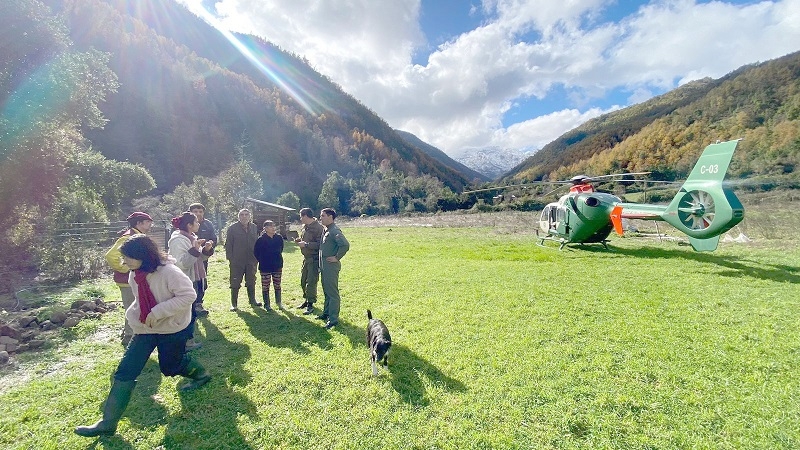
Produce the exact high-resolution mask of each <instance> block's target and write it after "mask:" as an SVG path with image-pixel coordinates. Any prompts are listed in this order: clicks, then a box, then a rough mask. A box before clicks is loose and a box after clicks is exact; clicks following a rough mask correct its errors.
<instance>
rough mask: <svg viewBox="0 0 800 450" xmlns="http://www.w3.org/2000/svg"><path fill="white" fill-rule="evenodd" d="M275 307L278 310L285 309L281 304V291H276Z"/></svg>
mask: <svg viewBox="0 0 800 450" xmlns="http://www.w3.org/2000/svg"><path fill="white" fill-rule="evenodd" d="M275 307H277V308H278V309H283V304H282V303H281V291H275Z"/></svg>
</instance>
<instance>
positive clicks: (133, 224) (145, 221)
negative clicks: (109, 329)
mask: <svg viewBox="0 0 800 450" xmlns="http://www.w3.org/2000/svg"><path fill="white" fill-rule="evenodd" d="M127 221H128V228H127V229H125V230H122V231H120V233H119V234H120V237H119V239H117V242H115V243H114V245H113V246H112V247H111V249H110V250H108V251H107V252H106V262H108V265H109V266H111V268H112V269H114V282H115V283H117V286H119V291H120V294H122V306H123V307H124V308H125V311H127V310H128V307H129V306H131V304H132V303H133V291H132V290H131V286H130V285H129V284H128V272H130V271H131V269H129V268H128V266H126V265H125V264H123V263H122V253H121V252H120V251H119V248H120V247H122V244H124V243H126V242H128V239H130V238H131V236H133V235H136V234H147V232H148V231H150V228H151V227H152V226H153V218H152V217H150V215H149V214H147V213H143V212H140V211H137V212H135V213H133V214H131V215H130V216H128V219H127ZM123 315H124V312H123ZM132 337H133V330H132V329H131V327H130V325H128V319H127V318H126V319H125V328H123V330H122V346H123V347H127V346H128V342H130V340H131V338H132Z"/></svg>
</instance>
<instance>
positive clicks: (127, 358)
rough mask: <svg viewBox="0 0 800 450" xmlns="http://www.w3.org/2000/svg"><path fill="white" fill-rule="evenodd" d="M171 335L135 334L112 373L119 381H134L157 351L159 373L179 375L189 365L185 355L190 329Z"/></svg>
mask: <svg viewBox="0 0 800 450" xmlns="http://www.w3.org/2000/svg"><path fill="white" fill-rule="evenodd" d="M191 327H192V325H189V326H188V327H186V328H184V329H183V330H181V331H179V332H177V333H172V334H136V335H134V336H133V339H131V342H130V344H128V348H127V349H125V354H124V355H122V360H121V361H120V362H119V366H117V371H116V372H114V378H115V379H117V380H119V381H134V380H136V377H138V376H139V374H141V373H142V370H143V369H144V365H145V364H147V360H148V359H150V354H151V353H153V350H155V349H158V366H159V368H160V369H161V373H163V374H164V375H166V376H168V377H174V376H175V375H180V374H182V373H183V371H184V370H185V369H186V366H187V364H189V356H188V355H187V354H186V341H187V340H189V335H190V328H191Z"/></svg>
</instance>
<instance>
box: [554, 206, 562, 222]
mask: <svg viewBox="0 0 800 450" xmlns="http://www.w3.org/2000/svg"><path fill="white" fill-rule="evenodd" d="M554 209H555V211H553V212H554V213H555V216H556V218H555V221H556V222H562V221H563V220H564V209H562V208H554Z"/></svg>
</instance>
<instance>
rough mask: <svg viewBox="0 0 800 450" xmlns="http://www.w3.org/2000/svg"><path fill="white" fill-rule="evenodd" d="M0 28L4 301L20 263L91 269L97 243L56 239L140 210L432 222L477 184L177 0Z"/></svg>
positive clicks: (258, 43)
mask: <svg viewBox="0 0 800 450" xmlns="http://www.w3.org/2000/svg"><path fill="white" fill-rule="evenodd" d="M0 24H1V25H2V26H1V27H0V29H2V46H0V106H1V107H2V109H0V230H2V231H0V234H1V236H0V237H2V238H1V239H0V253H3V254H4V255H5V256H6V260H7V261H9V264H8V266H7V268H6V269H4V270H0V290H2V288H3V286H4V285H7V284H8V283H6V282H5V281H4V278H6V277H8V276H9V274H14V273H17V272H18V270H17V269H19V271H21V270H25V268H26V267H28V268H32V267H36V268H43V267H49V268H51V269H52V268H56V269H57V270H60V272H61V275H64V274H65V273H66V272H69V273H68V275H69V276H75V277H81V276H90V275H91V274H93V273H96V272H97V271H98V270H99V269H101V268H102V267H103V264H102V263H101V262H100V261H101V259H100V258H97V256H98V255H97V254H96V253H97V252H98V247H97V245H96V243H95V242H93V241H92V242H88V243H87V244H88V245H87V246H85V247H80V248H78V247H76V246H75V245H74V242H70V240H69V239H62V238H60V236H62V235H61V234H60V231H59V230H61V229H63V228H64V227H68V226H70V224H74V223H107V222H109V221H116V220H120V219H122V218H124V217H125V216H127V215H128V213H130V211H131V209H132V208H144V209H146V210H147V211H149V212H151V213H157V214H156V215H157V216H159V217H162V218H164V217H170V216H169V215H170V214H176V213H178V212H179V211H182V210H184V209H185V208H186V207H187V205H188V204H189V203H190V202H192V201H198V200H199V201H202V202H204V203H205V204H206V206H207V207H208V209H209V211H207V212H208V213H209V214H210V215H212V214H216V213H218V212H222V213H224V215H225V216H227V217H235V211H236V210H237V209H238V208H240V207H241V206H242V199H243V198H244V197H247V196H254V197H258V198H262V199H265V200H268V201H276V199H280V200H282V201H286V202H287V204H290V205H291V206H295V207H299V206H301V205H302V206H311V207H313V208H319V207H320V205H323V206H333V207H335V208H337V209H338V210H339V212H340V213H342V214H351V215H358V214H364V213H366V214H387V213H395V212H400V211H405V210H408V211H437V210H440V209H445V208H447V209H452V208H455V207H457V206H458V202H457V201H456V195H455V193H454V191H460V190H461V189H462V188H463V187H464V186H465V185H466V184H467V183H468V179H467V177H465V176H464V175H462V174H461V173H459V172H457V171H456V170H453V169H452V168H450V167H448V166H447V165H445V164H442V163H440V162H439V161H437V160H436V159H434V158H432V157H430V156H428V155H427V154H425V153H424V152H422V151H420V150H419V149H418V148H416V147H414V146H412V145H409V144H408V143H406V142H405V141H403V139H401V138H400V137H399V136H398V135H397V134H396V133H395V132H394V130H392V129H391V128H390V127H389V126H388V125H387V124H386V123H385V122H384V121H383V120H382V119H381V118H380V117H378V116H376V115H375V114H374V113H373V112H371V111H369V110H368V109H366V108H364V107H363V106H362V105H361V104H360V103H358V102H357V101H356V100H355V99H353V98H352V97H351V96H349V95H347V94H345V93H344V92H342V91H341V89H339V87H338V86H336V85H335V84H334V83H332V82H331V81H330V80H328V79H326V78H325V77H322V76H321V75H319V74H318V73H316V72H314V71H313V70H312V69H311V68H310V67H309V66H308V65H307V64H306V63H305V62H304V61H302V60H301V59H300V58H298V57H296V56H294V55H290V54H287V53H286V52H283V51H281V50H280V49H278V48H275V47H274V46H272V45H270V44H269V43H268V42H265V41H263V40H260V39H257V38H254V37H251V36H236V39H235V41H236V45H234V44H232V43H231V41H229V40H228V39H225V38H223V36H222V34H221V33H220V32H218V31H217V30H215V29H214V28H212V27H210V26H209V25H208V24H206V23H205V22H203V21H202V20H200V19H199V18H197V17H195V16H193V15H192V14H190V13H188V12H187V11H186V10H185V9H183V8H182V7H180V6H178V5H177V4H175V3H174V2H173V1H171V0H163V1H162V0H141V1H135V2H130V1H121V0H109V1H101V0H13V1H3V2H0ZM62 237H63V236H62Z"/></svg>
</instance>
